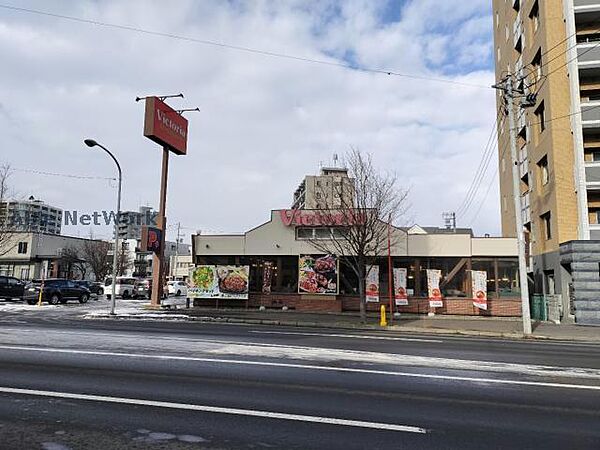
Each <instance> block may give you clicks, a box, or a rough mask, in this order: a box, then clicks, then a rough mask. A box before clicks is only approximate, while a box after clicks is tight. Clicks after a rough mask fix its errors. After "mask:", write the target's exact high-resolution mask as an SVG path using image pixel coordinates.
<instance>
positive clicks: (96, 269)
mask: <svg viewBox="0 0 600 450" xmlns="http://www.w3.org/2000/svg"><path fill="white" fill-rule="evenodd" d="M81 257H82V258H83V259H84V260H85V261H86V263H87V264H88V266H89V268H90V270H91V271H92V273H93V274H94V277H95V278H96V281H103V280H104V279H105V278H106V276H107V275H108V274H109V273H110V269H111V262H112V256H111V255H110V243H109V242H106V241H99V240H94V237H93V235H92V234H91V233H90V239H89V240H86V241H84V242H83V245H82V246H81Z"/></svg>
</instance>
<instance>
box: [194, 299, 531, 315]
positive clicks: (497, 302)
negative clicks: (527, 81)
mask: <svg viewBox="0 0 600 450" xmlns="http://www.w3.org/2000/svg"><path fill="white" fill-rule="evenodd" d="M381 305H385V306H386V308H387V307H388V305H389V301H388V299H386V298H382V301H381V303H368V304H367V311H371V312H378V311H379V308H380V307H381ZM194 306H204V307H216V306H217V301H216V300H215V299H196V300H194ZM218 306H219V307H223V308H236V307H237V308H245V307H246V306H247V307H250V308H258V307H260V306H264V307H266V308H281V307H283V306H287V307H288V308H290V309H294V310H296V311H310V312H332V313H339V312H342V311H348V312H352V311H359V309H360V308H359V300H358V297H356V296H342V295H338V296H334V295H332V296H319V295H306V294H270V295H265V294H250V298H249V299H248V301H246V300H230V299H227V300H225V299H220V300H219V302H218ZM398 310H399V311H400V312H401V313H402V312H404V313H413V314H427V313H428V312H430V311H431V309H430V308H429V300H428V299H426V298H410V299H409V300H408V306H400V307H398ZM435 313H436V314H448V315H453V314H454V315H465V316H496V317H520V316H521V300H520V299H518V298H503V299H489V300H488V310H487V311H482V310H480V309H479V308H475V307H474V306H473V300H471V299H468V298H447V299H444V307H442V308H435Z"/></svg>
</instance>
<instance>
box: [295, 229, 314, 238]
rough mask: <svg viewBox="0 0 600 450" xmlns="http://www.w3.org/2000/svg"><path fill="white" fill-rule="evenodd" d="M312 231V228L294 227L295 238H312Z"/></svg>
mask: <svg viewBox="0 0 600 450" xmlns="http://www.w3.org/2000/svg"><path fill="white" fill-rule="evenodd" d="M313 231H314V228H304V227H302V228H300V227H298V228H296V239H297V240H301V239H312V238H313Z"/></svg>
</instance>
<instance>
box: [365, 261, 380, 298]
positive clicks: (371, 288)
mask: <svg viewBox="0 0 600 450" xmlns="http://www.w3.org/2000/svg"><path fill="white" fill-rule="evenodd" d="M365 293H366V297H367V298H366V300H367V302H370V303H371V302H372V303H376V302H379V266H367V279H366V280H365Z"/></svg>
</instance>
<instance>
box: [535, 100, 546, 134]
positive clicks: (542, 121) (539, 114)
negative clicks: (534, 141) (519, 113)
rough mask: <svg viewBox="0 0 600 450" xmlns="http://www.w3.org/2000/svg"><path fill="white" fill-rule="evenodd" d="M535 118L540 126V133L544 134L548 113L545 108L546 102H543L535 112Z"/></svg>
mask: <svg viewBox="0 0 600 450" xmlns="http://www.w3.org/2000/svg"><path fill="white" fill-rule="evenodd" d="M535 118H536V122H537V124H538V126H539V130H540V133H543V132H544V130H545V129H546V111H545V108H544V102H542V103H541V104H540V106H538V108H537V109H536V110H535Z"/></svg>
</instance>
